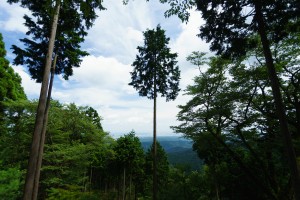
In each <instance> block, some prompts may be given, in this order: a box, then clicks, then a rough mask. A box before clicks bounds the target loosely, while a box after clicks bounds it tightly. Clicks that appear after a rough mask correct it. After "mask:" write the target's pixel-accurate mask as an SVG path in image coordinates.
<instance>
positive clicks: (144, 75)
mask: <svg viewBox="0 0 300 200" xmlns="http://www.w3.org/2000/svg"><path fill="white" fill-rule="evenodd" d="M169 41H170V38H167V37H166V36H165V31H164V30H163V29H161V27H160V25H158V26H157V27H156V29H153V30H149V29H148V30H147V31H145V32H144V46H139V47H137V49H138V51H139V55H137V56H136V59H135V61H134V62H133V64H132V66H133V67H134V69H133V72H131V79H132V81H131V82H130V83H129V85H132V86H133V87H134V88H135V89H136V90H137V91H138V92H139V95H140V96H146V97H148V98H149V99H153V100H154V106H153V107H154V108H153V146H154V151H153V157H154V159H153V168H154V170H153V199H155V200H156V199H157V166H156V98H157V93H160V94H161V96H162V97H166V100H167V101H169V100H175V98H176V97H177V95H178V92H179V90H180V89H179V79H180V71H179V68H178V66H176V64H177V61H176V58H177V53H171V52H170V48H169V47H168V46H167V45H168V44H169Z"/></svg>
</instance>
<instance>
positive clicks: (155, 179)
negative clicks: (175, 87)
mask: <svg viewBox="0 0 300 200" xmlns="http://www.w3.org/2000/svg"><path fill="white" fill-rule="evenodd" d="M156 96H157V95H156V73H154V105H153V200H157V152H156V151H157V148H156V146H157V145H156Z"/></svg>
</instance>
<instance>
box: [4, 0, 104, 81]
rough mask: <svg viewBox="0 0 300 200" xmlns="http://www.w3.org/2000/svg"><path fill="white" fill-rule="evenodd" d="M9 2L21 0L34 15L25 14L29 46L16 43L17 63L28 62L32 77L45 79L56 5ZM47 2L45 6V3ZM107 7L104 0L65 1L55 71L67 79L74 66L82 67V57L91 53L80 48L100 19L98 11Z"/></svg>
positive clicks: (61, 14)
mask: <svg viewBox="0 0 300 200" xmlns="http://www.w3.org/2000/svg"><path fill="white" fill-rule="evenodd" d="M8 2H9V3H17V2H20V3H21V5H22V6H23V7H27V8H28V9H29V10H30V11H31V12H32V17H29V16H27V15H25V16H24V19H25V25H26V26H27V27H28V29H29V31H28V32H27V35H31V37H30V38H23V39H21V40H20V41H21V42H23V44H24V45H25V47H26V48H22V47H17V46H16V45H13V47H12V49H13V53H15V54H16V58H15V59H14V64H17V65H27V67H28V69H29V72H30V74H31V77H32V78H33V79H35V80H36V81H37V82H41V81H42V77H43V72H44V65H45V59H46V55H47V50H48V43H49V38H50V33H51V24H52V23H51V22H52V18H53V14H54V12H55V9H56V6H54V5H55V3H54V2H53V1H49V0H42V1H36V0H34V1H28V0H8ZM41 5H43V6H41ZM97 9H100V10H103V9H105V8H104V7H103V6H102V1H98V0H93V1H78V0H76V1H75V0H72V1H63V2H62V5H61V9H60V14H59V21H58V28H57V37H56V40H55V45H54V46H55V48H54V54H57V55H58V60H57V62H56V68H55V73H56V74H63V77H64V78H65V79H68V77H69V76H71V75H72V74H73V69H72V68H73V67H79V66H80V63H81V57H83V56H87V55H88V53H87V52H85V51H82V50H80V44H81V43H82V42H83V41H84V37H85V36H86V35H87V32H86V31H87V29H89V28H90V27H91V26H92V25H93V22H94V20H95V19H96V17H97V15H96V10H97Z"/></svg>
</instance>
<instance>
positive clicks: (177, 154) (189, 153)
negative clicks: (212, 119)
mask: <svg viewBox="0 0 300 200" xmlns="http://www.w3.org/2000/svg"><path fill="white" fill-rule="evenodd" d="M157 140H158V142H159V143H160V144H161V146H162V147H163V148H164V150H165V152H166V153H167V155H168V161H169V163H170V164H171V165H173V166H180V167H184V168H185V169H186V170H199V169H201V167H202V161H201V160H200V159H199V158H198V156H197V153H196V152H195V151H193V147H192V146H193V143H192V141H191V140H187V139H184V138H181V137H177V136H161V137H158V138H157ZM140 141H141V143H142V146H143V148H144V150H145V151H147V150H148V149H149V147H150V145H151V144H152V142H153V138H152V137H140Z"/></svg>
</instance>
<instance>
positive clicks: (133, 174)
mask: <svg viewBox="0 0 300 200" xmlns="http://www.w3.org/2000/svg"><path fill="white" fill-rule="evenodd" d="M7 2H9V3H11V4H14V3H17V6H21V7H22V8H24V9H26V13H27V14H25V16H24V19H25V26H26V28H27V31H25V32H26V34H24V35H25V38H23V39H20V42H21V43H22V44H21V43H20V42H19V43H18V41H14V42H15V43H18V45H19V46H16V45H13V46H12V52H11V53H13V54H14V55H15V57H14V59H13V61H12V63H10V62H9V61H8V58H7V57H10V58H11V57H12V55H9V56H8V55H7V53H6V49H5V44H4V42H3V37H2V34H1V33H0V200H2V199H3V200H14V199H16V200H18V199H23V200H37V199H41V200H44V199H48V200H94V199H95V200H96V199H103V200H121V199H122V200H136V199H139V200H149V199H153V200H158V199H159V200H221V199H222V200H223V199H224V200H227V199H229V200H300V173H299V169H300V167H299V166H300V20H299V19H300V3H299V0H276V1H275V0H269V1H263V0H243V1H241V0H240V1H216V0H211V1H203V0H182V1H180V0H179V1H173V0H159V1H158V2H157V3H162V4H167V5H168V8H167V7H164V8H167V9H168V10H166V12H165V17H171V16H173V15H177V16H178V17H179V19H180V20H182V22H183V23H188V22H189V19H190V16H191V13H192V12H194V11H192V10H193V9H194V10H196V11H195V12H200V13H201V21H203V23H202V25H201V26H200V27H198V29H199V34H198V36H199V37H200V38H201V39H203V40H205V41H206V42H209V45H210V50H211V52H202V51H200V50H199V51H198V50H195V49H192V50H191V51H190V53H189V55H188V56H187V57H186V58H185V60H184V61H182V60H181V62H178V61H177V58H179V54H178V53H174V52H173V51H171V48H170V47H169V46H172V47H174V48H175V49H177V50H179V51H181V50H182V49H184V51H189V50H190V49H189V48H187V49H185V48H183V46H180V45H178V44H177V45H178V46H176V44H175V43H173V44H172V45H170V44H169V42H170V41H171V38H170V37H168V36H167V35H166V34H167V33H169V32H167V31H166V30H164V29H163V27H162V26H161V25H160V24H158V25H156V27H155V28H154V29H151V28H147V29H146V30H145V31H144V32H142V33H141V32H139V31H136V30H131V29H130V28H128V27H127V28H128V29H126V30H127V31H129V32H130V31H131V32H130V33H131V34H132V35H130V37H131V38H134V39H135V40H139V42H140V43H139V44H142V45H139V46H138V47H137V49H136V50H137V51H133V52H134V53H137V52H138V54H137V55H136V58H135V60H133V61H132V64H131V66H130V67H131V69H132V71H131V72H129V71H127V72H128V75H129V76H130V77H129V76H128V80H129V79H130V78H131V81H128V82H129V83H127V82H126V86H128V85H129V86H132V87H133V88H134V89H135V90H136V91H135V92H137V93H138V94H139V95H140V96H143V97H147V98H148V99H150V100H151V106H152V104H153V107H151V110H147V108H148V107H147V106H148V104H150V103H148V102H147V103H145V104H143V103H141V101H134V100H133V99H134V98H137V97H133V96H131V95H132V94H133V91H134V90H130V89H132V88H130V89H128V88H125V89H124V88H122V87H118V89H119V90H118V91H121V90H122V91H126V95H120V94H119V93H118V92H116V91H114V92H112V90H113V88H114V87H115V85H114V84H112V85H109V84H107V85H106V86H107V88H108V89H107V88H106V90H105V92H102V93H100V94H98V96H97V98H90V97H89V94H91V93H88V92H87V93H84V94H81V96H80V98H82V99H84V102H85V103H86V102H89V101H91V102H92V101H93V102H97V103H95V104H98V103H99V104H101V106H100V107H101V108H104V107H108V108H109V109H108V111H109V112H106V114H108V113H109V114H108V116H109V117H108V119H107V120H112V122H111V123H112V124H114V125H115V126H117V125H120V124H121V123H126V122H134V123H135V125H136V126H137V127H142V126H145V125H149V124H151V127H152V128H153V129H152V130H153V136H151V137H138V136H139V135H142V134H140V133H139V132H135V131H134V128H135V127H132V129H131V130H132V131H131V132H128V133H125V134H124V133H123V132H122V135H120V136H119V137H112V134H111V133H109V132H108V131H107V130H105V126H103V125H104V122H103V118H102V114H103V113H105V112H102V111H101V109H96V108H94V107H93V106H89V103H87V105H86V106H82V104H76V103H74V102H70V101H65V102H62V101H60V100H57V99H56V97H57V96H64V94H62V93H56V96H52V93H51V92H52V88H53V84H55V81H54V77H55V75H58V77H59V80H58V81H57V82H56V84H60V83H61V84H65V85H64V86H59V87H65V88H67V89H68V88H70V85H68V84H67V83H69V82H67V81H68V79H69V77H70V76H72V75H73V70H74V69H75V68H79V67H81V62H82V60H83V57H85V56H88V54H89V53H88V52H87V51H85V50H83V48H82V47H81V44H82V43H83V42H84V41H85V37H86V36H87V35H88V33H90V32H88V30H90V29H91V28H92V26H93V25H94V22H95V20H96V19H97V16H98V14H99V12H100V11H101V12H102V11H103V10H105V8H104V6H103V2H102V1H98V0H87V1H84V0H76V1H75V0H64V1H61V0H7ZM122 3H123V4H125V5H126V4H129V3H131V1H128V0H124V1H122ZM132 3H135V2H132ZM1 5H2V4H1V3H0V9H1ZM125 5H124V6H125ZM159 5H161V4H159ZM140 12H143V10H140V11H139V13H140ZM28 13H31V15H29V14H28ZM140 14H141V13H140ZM0 17H3V16H2V15H1V14H0ZM122 17H123V16H122ZM104 20H105V19H104ZM125 20H127V18H125ZM198 20H200V18H199V19H198ZM141 22H142V21H139V23H137V24H139V26H141V24H142V25H143V24H144V23H141ZM2 23H4V21H2V20H0V24H2ZM145 24H147V23H145ZM149 24H150V23H149ZM181 25H182V24H181ZM169 26H170V25H169ZM172 26H174V25H173V24H172ZM180 28H182V29H188V27H187V26H180ZM119 30H120V29H118V31H119ZM94 31H95V30H94ZM122 31H124V30H122ZM122 31H121V32H122ZM135 31H136V32H135ZM122 33H123V32H122ZM133 35H134V37H133ZM138 36H140V37H139V39H136V37H138ZM97 37H99V35H98V36H97ZM117 41H118V43H122V42H123V41H121V40H117ZM181 41H183V40H182V39H181ZM93 42H96V41H93ZM100 43H101V42H100ZM125 43H126V42H125ZM126 44H127V43H126ZM180 44H182V43H180ZM185 45H186V46H187V44H185ZM185 45H184V47H186V46H185ZM190 45H191V44H190ZM111 46H113V45H108V46H106V48H110V47H111ZM129 46H130V45H129ZM187 47H188V46H187ZM199 49H200V47H199ZM118 51H125V50H123V49H121V50H119V49H118ZM90 52H95V51H94V50H91V51H90ZM213 53H215V54H213ZM92 57H93V56H91V57H89V58H90V59H91V58H92ZM100 57H101V56H100ZM122 59H123V57H122ZM93 62H94V60H93ZM112 63H113V62H108V64H107V66H106V67H112V66H111V65H113V64H112ZM178 63H181V64H185V65H188V64H189V65H190V66H192V67H193V68H194V69H196V70H191V71H189V70H187V67H185V68H181V66H178V65H177V64H178ZM12 64H13V65H21V66H22V67H24V68H25V67H27V69H28V70H27V71H26V70H25V71H26V72H25V73H26V74H27V73H28V74H27V75H28V76H30V77H31V78H32V79H33V80H34V81H36V82H40V83H41V90H40V92H39V98H38V99H29V98H27V96H26V94H25V92H24V88H23V86H22V78H21V76H20V75H19V74H18V73H16V72H15V71H14V66H12ZM89 64H91V62H90V63H89ZM122 67H124V68H126V67H127V65H122ZM124 68H123V69H124ZM112 69H115V68H113V67H112ZM123 69H122V70H123ZM181 70H182V71H183V70H186V71H185V72H184V73H182V71H181ZM95 71H96V70H95ZM124 71H126V70H124ZM92 72H94V69H93V71H92ZM190 72H193V73H190ZM195 72H196V73H195ZM81 73H83V71H81ZM89 73H90V72H89ZM115 73H117V72H115V71H113V72H111V74H115ZM182 74H184V76H181V75H182ZM191 74H192V77H191ZM24 77H26V76H24ZM87 77H89V78H90V79H92V82H93V86H94V87H96V86H95V85H94V83H96V82H97V80H96V79H100V78H99V77H98V76H97V75H96V74H94V73H92V75H90V76H87ZM119 77H122V75H121V76H119ZM182 77H184V78H186V77H188V78H189V79H190V81H189V82H188V81H187V80H184V82H185V84H186V87H185V88H180V80H181V79H183V78H182ZM102 78H103V79H104V80H101V81H102V82H101V83H102V84H106V83H105V81H108V79H113V80H114V81H120V80H115V79H114V77H108V78H107V77H103V76H102ZM122 78H123V77H122ZM27 81H28V80H27ZM76 81H77V79H73V80H71V81H70V82H71V83H72V84H74V85H76V87H83V88H85V86H86V85H84V84H83V85H81V84H80V83H79V82H76ZM121 83H122V84H123V82H121ZM187 83H189V84H187ZM108 85H109V86H108ZM90 90H91V91H92V93H97V92H98V90H95V88H92V89H90ZM111 93H113V95H112V96H114V97H116V96H118V97H119V98H122V99H126V101H124V102H125V103H124V102H123V101H122V104H121V105H115V104H116V103H115V102H114V104H112V105H109V106H107V105H103V104H104V103H103V102H102V100H103V99H105V98H107V99H108V100H107V101H113V98H112V97H111V96H110V95H111ZM73 95H75V94H73ZM134 95H136V93H134ZM179 96H181V99H180V101H179V102H180V104H181V105H178V113H177V115H176V120H177V122H176V123H175V121H174V124H176V125H173V126H171V129H172V131H173V132H174V133H177V134H178V135H180V136H181V137H160V136H157V135H159V134H162V133H161V132H159V134H158V130H160V129H157V124H159V123H160V120H158V119H161V121H164V122H165V121H168V120H165V118H167V117H169V116H168V115H172V114H174V113H173V112H171V111H170V110H167V109H165V108H164V107H163V106H161V107H160V106H157V103H158V102H159V103H162V101H163V103H166V102H167V103H168V104H170V102H169V101H171V100H172V101H174V100H176V98H178V97H179ZM183 96H184V97H183ZM69 98H71V97H70V96H69ZM164 101H166V102H164ZM95 104H94V105H95ZM125 104H126V105H125ZM142 104H143V105H142ZM146 104H147V105H146ZM173 104H174V102H173ZM145 105H146V106H145ZM164 105H166V104H164ZM116 107H121V108H122V109H124V110H125V109H127V110H129V111H128V112H130V117H128V116H127V115H124V113H123V112H122V113H121V111H120V110H119V111H120V114H119V113H117V114H115V113H113V114H111V113H110V112H114V111H115V110H114V109H113V108H116ZM131 107H139V108H140V109H143V110H147V111H146V112H138V111H137V110H135V109H131ZM106 111H107V110H106ZM172 111H174V110H172ZM98 112H99V113H98ZM101 112H102V113H101ZM141 113H143V114H141ZM117 115H118V116H119V115H120V116H122V117H123V118H122V120H116V119H119V118H117V117H116V116H117ZM131 115H133V116H131ZM143 115H145V116H143ZM148 115H149V116H151V123H148V121H149V120H148V121H147V119H149V116H148ZM158 116H161V118H158ZM174 116H175V114H174ZM174 116H172V117H174ZM125 118H126V119H125ZM127 118H128V119H127ZM105 120H106V119H105ZM143 128H144V127H143ZM160 128H161V127H160ZM119 134H120V133H119Z"/></svg>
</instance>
